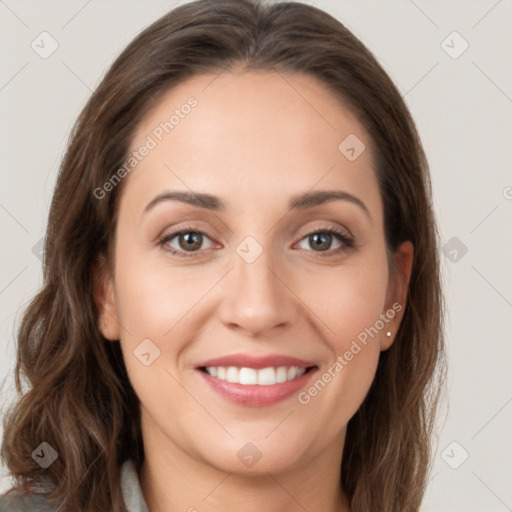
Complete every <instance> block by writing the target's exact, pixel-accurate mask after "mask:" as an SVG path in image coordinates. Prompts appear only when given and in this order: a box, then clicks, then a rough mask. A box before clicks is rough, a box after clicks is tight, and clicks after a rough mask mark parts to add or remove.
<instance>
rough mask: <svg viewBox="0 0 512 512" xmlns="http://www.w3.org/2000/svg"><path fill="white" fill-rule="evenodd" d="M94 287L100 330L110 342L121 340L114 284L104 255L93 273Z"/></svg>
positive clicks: (99, 259) (96, 264)
mask: <svg viewBox="0 0 512 512" xmlns="http://www.w3.org/2000/svg"><path fill="white" fill-rule="evenodd" d="M91 276H92V287H93V296H94V302H95V304H96V308H97V310H98V319H97V322H98V330H99V331H100V332H101V334H102V335H103V337H104V338H106V339H108V340H112V341H114V340H118V339H119V323H118V320H117V307H116V301H115V294H114V284H113V280H112V277H111V275H110V272H109V270H108V265H107V261H106V258H105V256H104V255H99V256H98V258H97V259H96V261H95V263H94V265H93V267H92V271H91Z"/></svg>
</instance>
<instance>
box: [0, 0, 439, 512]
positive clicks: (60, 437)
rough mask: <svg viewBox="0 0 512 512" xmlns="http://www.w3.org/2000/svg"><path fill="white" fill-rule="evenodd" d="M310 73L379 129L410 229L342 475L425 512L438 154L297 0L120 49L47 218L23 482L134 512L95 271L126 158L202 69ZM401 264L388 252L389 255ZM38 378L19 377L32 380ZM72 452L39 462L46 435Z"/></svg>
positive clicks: (360, 494) (130, 419)
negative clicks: (399, 298)
mask: <svg viewBox="0 0 512 512" xmlns="http://www.w3.org/2000/svg"><path fill="white" fill-rule="evenodd" d="M239 66H242V69H246V70H267V71H269V72H276V71H278V72H283V73H286V72H292V73H293V72H300V73H306V74H308V75H310V76H313V77H315V78H316V79H317V80H319V81H320V82H321V83H322V84H323V85H324V86H325V87H326V89H327V90H329V91H330V92H331V93H333V94H334V95H335V96H336V98H338V99H339V101H341V102H342V103H343V104H344V105H345V106H346V107H347V108H348V109H349V110H350V111H351V112H353V113H354V114H355V115H356V117H357V118H358V119H359V121H360V122H361V123H362V124H363V126H364V127H365V129H366V130H367V131H368V133H369V134H370V136H371V140H372V148H373V159H374V167H375V172H376V175H377V179H378V183H379V188H380V192H381V195H382V199H383V204H384V221H385V237H386V245H387V250H388V254H393V253H394V251H395V250H396V249H397V248H398V246H399V245H400V244H401V243H402V242H404V241H406V240H410V241H411V242H412V243H413V245H414V260H413V266H412V273H411V278H410V281H409V288H408V297H407V303H406V307H405V311H404V317H403V319H402V322H401V325H400V327H399V329H398V332H397V334H396V338H395V341H394V343H393V344H392V346H391V348H389V349H388V350H387V351H385V352H382V353H381V355H380V359H379V363H378V368H377V372H376V375H375V379H374V382H373V384H372V386H371V388H370V390H369V392H368V394H367V396H366V398H365V400H364V402H363V403H362V405H361V407H360V408H359V410H358V411H357V412H356V414H355V415H354V416H353V417H352V418H351V420H350V421H349V423H348V426H347V436H346V441H345V447H344V452H343V458H342V461H341V466H342V472H341V475H342V477H341V482H340V485H341V486H343V489H344V490H345V492H346V493H347V496H348V498H349V501H350V503H351V511H352V512H368V511H376V510H379V511H380V512H417V511H418V509H419V506H420V503H421V501H422V499H423V495H424V492H425V488H426V482H427V478H428V473H429V469H430V463H431V452H432V450H431V437H432V433H433V431H434V428H435V418H436V411H437V407H438V404H439V398H440V396H441V392H442V391H443V382H444V379H445V370H446V369H445V366H446V365H445V349H444V329H443V317H444V315H443V310H444V301H443V294H442V288H441V278H440V262H439V250H438V248H439V235H438V231H437V225H436V220H435V216H434V211H433V206H432V197H431V182H430V176H429V169H428V164H427V159H426V156H425V154H424V150H423V148H422V145H421V142H420V139H419V136H418V133H417V130H416V128H415V124H414V122H413V119H412V117H411V115H410V113H409V111H408V108H407V106H406V104H405V102H404V100H403V98H402V96H401V94H400V92H399V91H398V90H397V88H396V86H395V85H394V84H393V82H392V80H391V79H390V77H389V76H388V75H387V74H386V72H385V71H384V70H383V68H382V67H381V66H380V64H379V63H378V62H377V60H376V58H375V57H374V56H373V54H372V53H371V52H370V51H369V50H368V49H367V48H366V47H365V46H364V45H363V43H362V42H361V41H359V40H358V39H357V38H356V37H355V36H354V35H353V34H352V33H351V32H350V31H349V30H348V29H347V28H346V27H345V26H344V25H343V24H342V23H341V22H340V21H338V20H336V19H335V18H333V17H332V16H331V15H329V14H327V13H325V12H324V11H322V10H320V9H318V8H316V7H313V6H309V5H305V4H301V3H298V2H277V3H266V2H264V1H258V0H198V1H194V2H190V3H188V4H184V5H181V6H179V7H177V8H175V9H173V10H172V11H170V12H169V13H167V14H166V15H164V16H163V17H161V18H160V19H158V20H157V21H156V22H154V23H153V24H151V25H150V26H149V27H147V28H146V29H145V30H143V31H142V32H141V33H140V34H139V35H138V36H137V37H136V38H135V39H134V40H133V41H132V42H131V43H130V44H129V45H128V46H127V47H126V49H124V51H122V53H121V54H120V55H119V56H118V57H117V58H116V60H115V61H114V63H113V64H112V66H111V67H110V69H109V70H108V72H107V73H106V74H105V76H104V78H103V80H102V81H101V83H100V84H99V86H98V87H97V88H96V90H95V91H94V93H93V94H92V96H91V97H90V99H89V100H88V102H87V104H86V105H85V107H84V108H83V110H82V112H81V113H80V115H79V117H78V119H77V121H76V123H75V125H74V127H73V130H72V132H71V135H70V139H69V141H68V146H67V150H66V153H65V155H64V157H63V159H62V162H61V166H60V169H59V174H58V178H57V183H56V187H55V190H54V195H53V199H52V203H51V207H50V211H49V216H48V225H47V231H46V237H45V246H44V259H43V285H42V288H41V290H40V291H39V292H38V293H37V295H36V296H35V297H34V298H33V299H32V300H31V302H30V303H29V305H28V306H27V307H26V309H25V310H24V312H23V316H22V319H21V321H20V323H19V326H18V327H17V332H16V334H17V339H16V343H17V345H16V350H17V354H16V355H17V360H16V366H15V384H16V390H17V392H18V396H17V397H16V399H15V401H13V403H12V404H10V407H9V408H8V411H7V413H6V414H5V416H4V419H3V424H4V439H3V444H2V447H1V452H0V455H1V460H2V463H3V464H4V465H5V466H6V467H7V468H8V470H9V472H10V474H11V475H12V477H13V478H14V482H16V484H17V485H16V487H15V488H16V489H26V490H30V491H31V492H46V493H48V499H49V500H55V503H58V504H59V505H60V506H61V507H62V508H61V509H63V510H68V509H69V510H73V511H77V510H80V511H85V512H89V511H91V512H92V511H96V510H101V511H103V512H106V511H108V512H123V511H124V510H125V507H124V504H123V499H122V495H121V490H120V467H121V465H122V463H123V462H124V461H125V460H127V459H128V458H132V459H133V460H134V461H135V464H136V467H137V470H139V469H140V467H141V465H142V462H143V460H144V447H143V443H142V437H141V429H140V411H139V402H138V399H137V397H136V395H135V392H134V390H133V388H132V386H131V384H130V381H129V379H128V376H127V372H126V368H125V366H124V362H123V358H122V354H121V349H120V345H119V341H116V342H111V341H108V340H106V339H105V338H104V337H103V336H102V335H101V333H100V331H99V329H98V309H97V306H96V304H95V301H94V296H93V282H92V275H93V273H92V269H93V268H94V265H95V264H96V262H97V261H98V257H99V256H100V255H104V256H106V257H107V261H108V263H109V265H110V266H111V268H112V265H113V262H112V254H111V249H112V246H113V241H114V236H115V230H116V222H117V218H116V216H117V210H118V203H119V196H120V194H121V191H122V189H123V183H120V184H119V186H117V187H115V188H114V189H113V190H112V191H111V192H110V193H109V194H108V197H105V198H104V199H102V200H98V199H97V198H96V197H95V194H94V191H95V190H96V189H97V188H98V187H102V185H103V184H104V183H106V182H107V181H109V180H110V179H111V178H112V176H113V175H114V174H115V172H116V170H118V169H119V168H120V167H121V166H122V165H123V162H125V161H126V158H127V154H128V151H129V148H130V143H131V141H132V138H133V135H134V132H135V130H136V128H137V126H138V123H140V121H141V120H142V118H143V116H144V115H145V113H147V112H148V110H149V108H150V107H151V106H152V105H153V104H155V102H156V101H158V99H159V98H161V97H162V95H163V94H164V93H166V92H167V91H169V90H170V89H171V88H172V87H174V86H176V85H177V84H178V83H180V82H182V81H184V80H186V79H188V78H190V77H192V76H194V75H197V74H200V73H206V72H208V73H212V72H222V71H223V70H227V71H228V72H229V70H230V69H234V68H235V67H239ZM392 263H393V261H392V260H391V261H390V265H391V264H392ZM24 382H25V383H26V384H27V387H26V389H22V384H23V383H24ZM43 441H44V442H47V443H49V444H50V445H51V446H52V447H53V448H54V449H55V450H56V451H57V452H58V454H59V457H58V458H57V460H56V461H55V462H54V463H53V464H51V465H50V466H49V467H48V468H47V469H42V468H41V467H40V466H39V465H38V464H37V463H36V462H35V461H34V460H33V459H32V458H31V453H32V452H33V451H34V449H35V448H36V447H37V446H38V445H39V444H40V443H41V442H43Z"/></svg>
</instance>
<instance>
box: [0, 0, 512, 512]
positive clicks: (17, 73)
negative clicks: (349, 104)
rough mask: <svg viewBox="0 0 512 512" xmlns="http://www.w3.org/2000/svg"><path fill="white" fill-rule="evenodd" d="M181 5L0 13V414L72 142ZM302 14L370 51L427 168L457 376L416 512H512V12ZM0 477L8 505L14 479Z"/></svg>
mask: <svg viewBox="0 0 512 512" xmlns="http://www.w3.org/2000/svg"><path fill="white" fill-rule="evenodd" d="M180 3H185V2H171V1H156V0H154V1H150V2H142V1H134V0H130V1H127V0H124V1H121V0H110V1H103V2H100V1H99V0H89V1H82V0H80V1H78V0H72V1H70V0H68V1H66V2H64V1H63V0H61V1H57V0H47V1H45V2H39V1H36V0H30V1H28V0H26V1H21V0H0V24H1V31H0V38H1V45H0V54H1V62H2V65H1V68H0V109H1V137H0V141H1V153H0V154H1V156H2V169H1V174H0V177H1V178H0V229H1V239H2V251H1V254H0V262H1V264H0V311H1V314H0V339H1V341H0V343H1V347H2V353H3V354H5V355H4V357H3V358H2V360H1V362H0V380H3V379H4V378H6V379H7V380H6V384H5V386H4V388H3V393H4V395H3V396H2V406H3V405H4V401H5V400H8V399H9V398H10V396H11V395H9V392H10V391H11V390H12V370H13V367H14V362H15V339H14V332H15V326H16V325H17V320H18V319H19V315H20V312H21V310H22V308H23V306H24V305H25V304H26V303H27V301H28V300H29V299H30V298H31V297H32V295H33V294H34V293H35V292H36V291H37V289H38V287H39V286H40V285H41V282H42V277H41V261H40V257H39V255H40V251H39V247H40V246H39V243H40V240H41V238H42V237H43V235H44V231H45V223H46V217H47V213H48V207H49V204H50V200H51V196H52V192H53V186H54V183H55V178H56V173H57V169H58V165H59V163H60V159H61V157H62V154H63V151H64V149H65V146H66V142H67V138H68V135H69V132H70V129H71V127H72V125H73V123H74V121H75V119H76V117H77V115H78V114H79V112H80V110H81V108H82V107H83V105H84V104H85V102H86V100H87V98H88V97H89V95H90V93H91V91H92V90H93V89H94V88H95V86H96V85H97V84H98V82H99V80H100V79H101V77H102V76H103V74H104V73H105V71H106V70H107V68H108V67H109V65H110V64H111V63H112V61H113V60H114V58H115V57H116V56H117V55H118V53H119V52H120V51H121V50H122V49H123V48H124V47H125V46H126V45H127V44H128V43H129V41H130V40H131V39H133V37H134V36H135V35H136V34H137V33H138V32H139V31H140V30H141V29H143V28H144V27H146V26H147V25H149V24H150V23H151V22H153V21H154V20H156V19H157V18H159V17H160V16H161V15H163V14H164V13H166V12H167V11H169V10H170V9H172V8H173V7H174V6H176V5H178V4H180ZM305 3H309V4H312V5H316V6H318V7H320V8H322V9H324V10H326V11H327V12H329V13H331V14H332V15H333V16H335V17H336V18H338V19H339V20H340V21H342V22H343V23H344V24H345V25H346V26H347V27H348V28H349V29H350V30H352V32H353V33H354V34H355V35H356V36H357V37H359V38H360V39H361V40H362V41H363V42H364V43H365V44H366V45H367V46H368V47H369V48H370V49H371V50H372V51H373V52H374V54H375V55H376V56H377V58H378V59H379V61H380V62H381V64H382V65H383V66H384V68H385V69H386V71H387V72H388V73H389V74H390V76H391V77H392V79H393V80H394V81H395V83H396V84H397V86H398V88H399V89H400V91H401V92H402V94H403V95H404V97H405V99H406V102H407V104H408V106H409V108H410V110H411V112H412V114H413V117H414V118H415V120H416V123H417V125H418V128H419V131H420V135H421V137H422V140H423V143H424V146H425V149H426V151H427V155H428V158H429V162H430V167H431V176H432V182H433V188H434V201H435V208H436V213H437V216H438V221H439V227H440V232H441V237H442V245H443V254H442V260H443V279H444V281H445V291H446V298H447V308H448V315H447V318H446V327H447V331H446V334H447V343H448V355H449V364H450V370H449V376H448V392H447V396H446V400H445V402H446V404H445V406H444V409H443V410H442V417H441V418H440V421H439V434H440V435H439V440H438V443H437V446H435V447H434V448H435V449H436V453H435V458H434V465H433V468H432V474H431V480H430V483H429V487H428V492H427V497H426V500H425V505H424V508H423V511H424V512H429V511H436V512H444V511H460V510H464V511H466V512H477V511H485V512H502V511H503V512H504V511H506V510H512V487H511V485H510V482H512V436H510V432H511V431H512V429H511V426H512V403H511V402H512V385H511V380H512V377H511V372H510V366H511V362H512V345H511V339H512V336H511V335H512V315H511V313H512V286H511V284H512V265H511V264H510V262H511V261H512V236H511V235H512V233H511V224H512V223H511V219H512V173H511V172H510V170H511V163H512V154H511V153H512V151H511V146H512V117H511V113H512V66H511V62H510V57H511V51H510V48H512V30H510V28H511V27H512V2H511V1H510V0H499V1H496V0H479V1H467V0H466V1H463V0H453V1H446V0H435V1H426V0H415V1H412V0H389V1H386V2H382V1H377V0H374V1H367V0H366V1H364V0H363V1H362V0H359V1H357V0H341V1H336V0H318V1H315V2H313V1H306V2H305ZM43 32H47V33H48V34H49V35H45V34H43V35H41V33H43ZM454 32H455V33H454ZM42 41H43V42H42ZM52 44H53V45H58V47H57V48H56V50H55V51H54V52H53V53H52V54H51V55H49V56H47V55H41V53H42V52H44V51H47V52H48V51H50V50H51V49H52ZM466 46H467V48H466ZM36 48H37V50H36ZM43 57H46V58H43ZM34 448H35V447H34ZM0 470H1V474H3V475H4V476H3V477H2V478H1V479H0V492H1V491H3V490H5V489H7V488H8V487H9V484H10V478H9V477H7V476H5V468H1V467H0Z"/></svg>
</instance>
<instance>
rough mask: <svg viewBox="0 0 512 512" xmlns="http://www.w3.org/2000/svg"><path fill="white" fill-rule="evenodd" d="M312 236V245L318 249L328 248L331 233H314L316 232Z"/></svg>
mask: <svg viewBox="0 0 512 512" xmlns="http://www.w3.org/2000/svg"><path fill="white" fill-rule="evenodd" d="M312 237H313V239H314V241H315V242H314V245H315V246H316V247H317V248H318V249H321V250H327V249H328V248H329V241H330V238H331V235H329V234H328V233H316V234H314V235H312ZM322 238H323V239H324V241H323V242H322V241H321V239H322Z"/></svg>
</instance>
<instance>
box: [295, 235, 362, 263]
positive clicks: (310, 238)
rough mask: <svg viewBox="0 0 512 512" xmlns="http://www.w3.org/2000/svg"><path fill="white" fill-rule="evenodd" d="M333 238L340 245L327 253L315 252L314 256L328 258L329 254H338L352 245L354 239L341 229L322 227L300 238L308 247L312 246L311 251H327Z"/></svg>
mask: <svg viewBox="0 0 512 512" xmlns="http://www.w3.org/2000/svg"><path fill="white" fill-rule="evenodd" d="M333 239H336V240H338V242H340V243H341V244H340V246H339V247H337V248H335V249H334V250H331V251H329V253H328V254H326V255H324V254H315V257H320V258H328V257H330V256H334V255H337V254H340V253H342V252H344V251H346V250H347V249H350V248H352V247H354V241H353V240H352V238H350V237H349V236H348V235H346V234H345V233H343V232H342V231H340V230H338V229H336V228H324V229H321V230H317V231H313V232H311V233H309V234H308V235H306V236H305V237H304V238H303V239H302V240H301V243H302V242H303V241H306V242H307V243H309V244H310V247H313V248H314V250H313V252H315V253H319V252H320V253H323V252H327V251H328V250H329V249H330V247H331V245H332V242H333Z"/></svg>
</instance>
